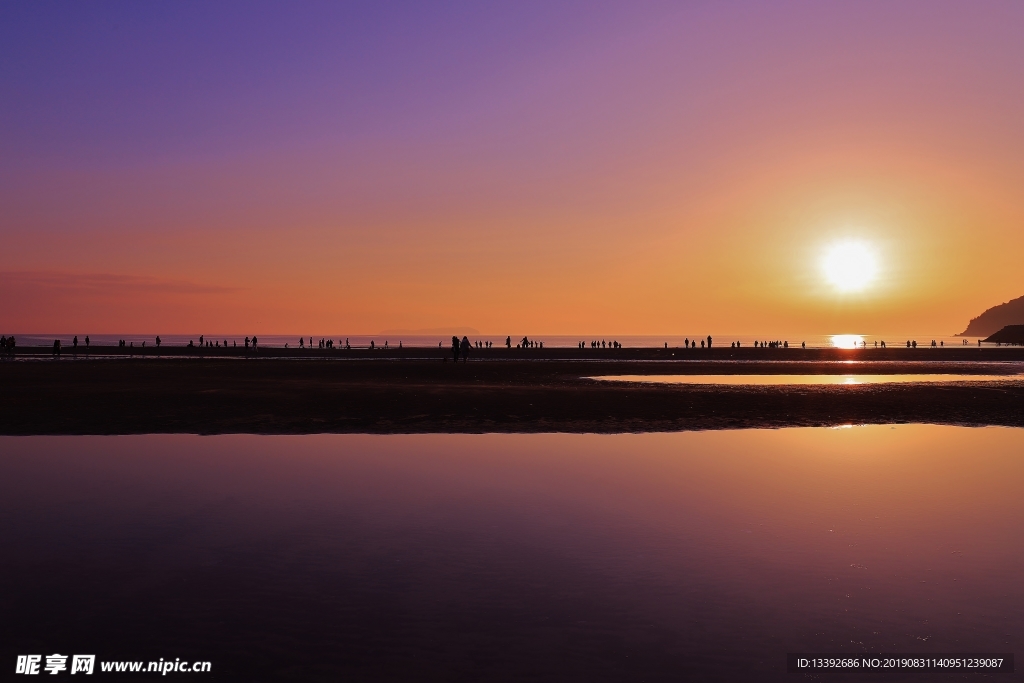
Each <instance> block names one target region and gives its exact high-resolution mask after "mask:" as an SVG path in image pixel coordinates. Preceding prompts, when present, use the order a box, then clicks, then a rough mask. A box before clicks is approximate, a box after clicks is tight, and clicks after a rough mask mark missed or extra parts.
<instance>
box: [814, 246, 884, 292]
mask: <svg viewBox="0 0 1024 683" xmlns="http://www.w3.org/2000/svg"><path fill="white" fill-rule="evenodd" d="M822 270H824V272H825V277H826V278H827V279H828V281H829V283H831V284H832V286H834V287H835V288H836V289H838V290H839V291H840V292H859V291H861V290H863V289H864V288H866V287H867V286H868V285H869V284H871V281H872V280H874V279H875V275H876V274H877V273H878V261H877V260H876V258H875V254H874V252H873V251H872V250H871V248H870V247H869V246H868V245H867V244H865V243H864V242H856V241H847V242H839V243H836V244H833V245H832V246H830V247H829V248H828V249H827V250H826V251H825V258H824V259H823V260H822Z"/></svg>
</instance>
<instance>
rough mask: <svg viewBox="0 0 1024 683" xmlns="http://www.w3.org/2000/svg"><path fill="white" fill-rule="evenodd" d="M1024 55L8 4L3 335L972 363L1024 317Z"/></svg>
mask: <svg viewBox="0 0 1024 683" xmlns="http://www.w3.org/2000/svg"><path fill="white" fill-rule="evenodd" d="M1022 35H1024V3H1021V2H986V3H964V2H958V3H948V4H947V3H939V2H934V1H929V2H922V3H911V2H900V3H892V2H879V3H869V2H858V3H786V2H773V3H764V2H749V3H741V2H733V3H721V2H714V3H712V2H707V3H698V2H691V3H681V2H671V3H656V2H641V3H636V2H619V3H608V4H597V3H593V2H579V3H559V2H467V3H432V2H410V3H389V2H363V3H340V2H327V3H322V4H319V3H310V2H301V3H287V4H286V3H281V4H266V3H255V2H244V3H237V4H230V3H201V2H175V3H169V2H168V3H151V2H133V3H123V4H119V3H113V2H103V3H74V2H67V3H51V2H21V3H14V2H8V3H4V4H3V5H2V6H0V288H2V290H0V291H2V301H3V304H2V306H0V328H2V330H0V331H3V332H5V333H10V332H19V333H32V332H40V333H42V332H79V333H84V332H86V331H91V332H92V333H94V334H98V333H103V332H107V333H117V332H151V331H152V332H166V333H174V332H181V333H191V332H193V331H196V332H201V331H206V332H208V333H221V332H223V333H236V332H245V333H249V332H251V331H257V332H260V333H264V334H287V333H293V332H294V333H296V334H299V333H304V334H341V335H344V334H353V335H354V334H363V333H375V332H378V331H380V330H383V329H389V328H391V329H394V328H406V329H418V328H441V327H447V326H470V327H474V328H476V329H478V330H481V331H484V332H487V333H494V334H500V335H502V336H504V335H505V334H516V333H518V334H523V333H531V334H580V335H596V334H604V335H614V334H623V335H625V334H693V333H700V334H707V333H717V334H723V335H724V334H733V333H735V334H740V333H743V334H757V335H764V336H766V337H768V338H782V337H784V336H786V335H801V334H827V333H845V332H849V333H864V334H918V333H919V334H932V335H939V334H952V333H956V332H959V331H961V330H963V328H964V327H965V326H966V324H967V321H968V320H969V319H970V318H971V317H973V316H976V315H978V314H979V313H981V311H983V310H984V309H986V308H988V307H990V306H992V305H995V304H998V303H1001V302H1003V301H1006V300H1008V299H1011V298H1015V297H1018V296H1021V295H1024V267H1022V265H1021V264H1022V263H1024V39H1022V37H1021V36H1022ZM850 242H854V243H857V244H860V245H864V247H865V248H866V249H868V250H869V251H870V252H871V253H872V254H873V255H874V258H876V263H875V265H876V277H875V278H874V279H873V280H872V281H871V282H869V283H867V284H865V286H864V287H863V288H860V289H857V290H856V291H843V290H841V289H838V288H837V287H835V286H834V284H833V283H831V282H830V280H829V278H828V277H827V274H826V273H825V272H824V271H823V268H822V262H823V260H824V259H825V258H826V254H827V253H828V250H829V248H830V247H831V246H832V245H834V244H836V243H850Z"/></svg>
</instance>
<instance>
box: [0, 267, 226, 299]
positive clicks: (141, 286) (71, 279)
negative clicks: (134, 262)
mask: <svg viewBox="0 0 1024 683" xmlns="http://www.w3.org/2000/svg"><path fill="white" fill-rule="evenodd" d="M0 285H2V287H3V289H5V290H8V289H19V288H32V289H47V290H59V291H62V292H67V293H79V294H88V295H95V294H123V293H125V292H159V293H169V294H229V293H232V292H237V291H239V290H240V288H239V287H225V286H223V285H214V284H205V283H198V282H190V281H188V280H172V279H167V278H158V277H152V276H148V275H122V274H116V273H73V272H68V271H57V270H26V271H0Z"/></svg>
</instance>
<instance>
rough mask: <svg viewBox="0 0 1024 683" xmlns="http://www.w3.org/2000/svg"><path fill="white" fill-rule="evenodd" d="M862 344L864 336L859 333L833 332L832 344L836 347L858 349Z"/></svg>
mask: <svg viewBox="0 0 1024 683" xmlns="http://www.w3.org/2000/svg"><path fill="white" fill-rule="evenodd" d="M863 344H864V337H862V336H860V335H859V334H833V335H832V346H834V347H835V348H837V349H859V348H860V347H861V346H862V345H863Z"/></svg>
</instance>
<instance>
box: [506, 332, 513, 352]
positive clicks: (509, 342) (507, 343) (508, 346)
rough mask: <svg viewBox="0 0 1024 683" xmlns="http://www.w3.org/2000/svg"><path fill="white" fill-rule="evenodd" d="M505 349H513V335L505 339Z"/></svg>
mask: <svg viewBox="0 0 1024 683" xmlns="http://www.w3.org/2000/svg"><path fill="white" fill-rule="evenodd" d="M505 348H506V349H511V348H512V336H511V335H509V336H507V337H505Z"/></svg>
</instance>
